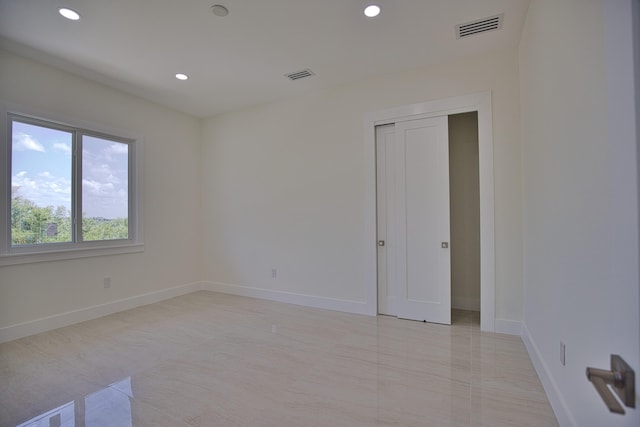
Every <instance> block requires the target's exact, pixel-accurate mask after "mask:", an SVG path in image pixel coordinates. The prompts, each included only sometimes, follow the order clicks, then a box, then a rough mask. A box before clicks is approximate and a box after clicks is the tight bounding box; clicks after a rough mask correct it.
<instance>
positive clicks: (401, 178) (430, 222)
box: [376, 116, 451, 324]
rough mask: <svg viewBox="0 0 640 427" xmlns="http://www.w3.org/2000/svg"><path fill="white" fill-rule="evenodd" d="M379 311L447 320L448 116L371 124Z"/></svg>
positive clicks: (445, 322)
mask: <svg viewBox="0 0 640 427" xmlns="http://www.w3.org/2000/svg"><path fill="white" fill-rule="evenodd" d="M376 154H377V191H378V241H379V242H380V241H384V246H378V312H379V313H381V314H388V315H394V316H398V317H401V318H406V319H414V320H427V321H429V322H436V323H444V324H450V323H451V259H450V252H449V249H448V248H443V247H442V243H443V242H447V243H448V242H449V139H448V121H447V117H446V116H443V117H436V118H430V119H423V120H412V121H408V122H401V123H397V124H395V125H387V126H384V127H378V128H376Z"/></svg>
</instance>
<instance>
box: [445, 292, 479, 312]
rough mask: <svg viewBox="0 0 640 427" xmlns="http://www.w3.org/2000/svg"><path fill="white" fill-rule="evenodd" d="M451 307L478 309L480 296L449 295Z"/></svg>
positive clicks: (469, 309)
mask: <svg viewBox="0 0 640 427" xmlns="http://www.w3.org/2000/svg"><path fill="white" fill-rule="evenodd" d="M451 308H455V309H457V310H468V311H480V298H465V297H456V296H453V295H452V296H451Z"/></svg>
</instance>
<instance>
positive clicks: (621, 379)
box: [587, 354, 636, 414]
mask: <svg viewBox="0 0 640 427" xmlns="http://www.w3.org/2000/svg"><path fill="white" fill-rule="evenodd" d="M587 378H588V379H589V381H591V383H592V384H593V386H594V387H595V388H596V391H597V392H598V394H599V395H600V397H601V398H602V400H604V404H605V405H607V408H609V411H611V412H614V413H616V414H624V408H623V407H622V405H620V402H618V399H616V397H615V395H614V394H613V393H612V392H611V390H610V389H609V385H611V387H612V388H613V390H614V391H615V392H616V394H617V395H618V397H619V398H620V400H621V401H622V403H624V405H625V406H627V407H629V408H635V407H636V390H635V381H636V379H635V372H634V371H633V369H631V367H630V366H629V365H628V364H627V362H625V361H624V359H622V358H621V357H620V356H618V355H617V354H612V355H611V370H610V371H607V370H605V369H596V368H587Z"/></svg>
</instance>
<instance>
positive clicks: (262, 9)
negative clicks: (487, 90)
mask: <svg viewBox="0 0 640 427" xmlns="http://www.w3.org/2000/svg"><path fill="white" fill-rule="evenodd" d="M373 2H375V3H377V4H379V5H381V7H382V13H381V14H380V15H379V16H378V17H376V18H366V17H365V16H364V15H363V13H362V10H363V8H364V6H365V5H367V4H370V3H373ZM528 3H529V0H379V1H377V2H376V1H375V0H370V1H367V0H315V1H312V0H58V1H53V2H52V1H51V0H0V37H1V40H0V42H1V43H0V47H4V48H5V49H9V50H12V51H14V52H17V53H20V54H23V55H27V56H30V57H35V58H37V59H39V60H42V61H44V62H47V63H50V64H52V65H55V66H57V67H61V68H63V69H66V70H68V71H71V72H73V73H76V74H80V75H82V76H85V77H88V78H90V79H93V80H97V81H100V82H102V83H105V84H107V85H109V86H112V87H115V88H118V89H121V90H124V91H127V92H130V93H134V94H136V95H139V96H141V97H143V98H146V99H148V100H151V101H154V102H157V103H160V104H163V105H166V106H168V107H171V108H174V109H177V110H180V111H183V112H186V113H188V114H191V115H194V116H197V117H209V116H213V115H216V114H220V113H222V112H226V111H233V110H237V109H240V108H243V107H247V106H251V105H257V104H262V103H266V102H270V101H274V100H278V99H282V98H285V97H289V96H294V95H297V94H301V93H305V92H310V91H314V90H318V89H327V88H330V87H335V86H339V85H343V84H348V83H353V82H357V81H362V80H363V79H367V78H371V77H373V76H376V75H383V74H388V73H393V72H399V71H404V70H411V69H417V68H420V67H425V66H428V65H433V64H437V63H443V62H448V61H452V60H455V59H457V58H461V57H465V56H473V55H479V54H482V53H484V52H487V51H490V50H494V49H500V48H507V47H512V46H516V45H517V43H518V41H519V39H520V33H521V31H522V25H523V22H524V18H525V15H526V11H527V6H528ZM213 4H222V5H225V6H226V7H227V8H228V9H229V12H230V13H229V15H228V16H227V17H224V18H221V17H218V16H215V15H214V14H213V13H211V6H212V5H213ZM60 6H65V7H69V8H72V9H74V10H76V11H77V12H79V13H80V14H81V16H82V18H81V19H80V21H77V22H72V21H68V20H66V19H64V18H62V17H61V16H60V15H59V14H58V12H57V9H58V7H60ZM499 13H504V27H503V29H501V30H497V31H493V32H489V33H485V34H480V35H477V36H474V37H470V38H468V39H463V40H456V37H455V31H454V29H455V25H456V24H462V23H466V22H469V21H473V20H476V19H481V18H486V17H489V16H492V15H496V14H499ZM0 67H1V64H0ZM305 68H310V69H311V70H312V71H313V72H314V73H315V74H316V75H315V76H313V77H311V78H307V79H303V80H298V81H294V82H291V81H289V80H288V79H286V78H285V77H284V75H285V74H288V73H290V72H294V71H299V70H302V69H305ZM178 72H181V73H186V74H188V75H189V76H190V78H189V80H187V81H186V82H181V81H178V80H176V79H175V77H174V75H175V74H176V73H178Z"/></svg>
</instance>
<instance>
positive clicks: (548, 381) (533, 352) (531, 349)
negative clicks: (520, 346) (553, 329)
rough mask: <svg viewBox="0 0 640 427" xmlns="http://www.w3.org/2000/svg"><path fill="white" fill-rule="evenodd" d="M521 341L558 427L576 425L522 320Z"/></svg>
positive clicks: (572, 426) (575, 426) (573, 426)
mask: <svg viewBox="0 0 640 427" xmlns="http://www.w3.org/2000/svg"><path fill="white" fill-rule="evenodd" d="M522 341H524V345H525V347H526V348H527V352H528V353H529V358H530V359H531V362H532V363H533V367H534V368H535V370H536V373H537V374H538V378H540V382H541V383H542V387H544V391H545V393H546V394H547V398H548V399H549V403H551V408H553V412H554V413H555V414H556V418H557V419H558V424H559V425H560V427H577V426H578V425H577V424H576V421H575V419H574V418H573V415H572V414H571V412H570V411H569V410H568V408H567V404H566V403H565V401H564V399H563V397H562V395H561V394H560V392H559V390H558V386H557V385H556V382H555V381H554V379H553V376H552V375H551V371H549V368H548V367H547V364H546V363H545V362H544V359H543V358H542V355H541V354H540V350H539V349H538V346H537V345H536V343H535V341H534V339H533V337H532V336H531V333H530V332H529V330H528V329H527V325H526V324H525V323H524V322H523V323H522Z"/></svg>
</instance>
